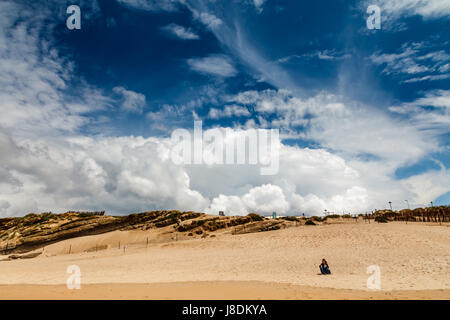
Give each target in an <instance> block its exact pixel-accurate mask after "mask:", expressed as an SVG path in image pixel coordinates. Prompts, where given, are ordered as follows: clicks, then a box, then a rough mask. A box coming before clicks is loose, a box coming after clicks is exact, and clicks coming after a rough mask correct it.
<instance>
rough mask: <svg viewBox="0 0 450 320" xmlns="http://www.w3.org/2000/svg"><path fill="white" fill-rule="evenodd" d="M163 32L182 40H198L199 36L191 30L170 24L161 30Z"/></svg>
mask: <svg viewBox="0 0 450 320" xmlns="http://www.w3.org/2000/svg"><path fill="white" fill-rule="evenodd" d="M161 29H162V30H163V31H165V32H167V33H168V34H169V35H172V36H175V37H177V38H179V39H182V40H198V39H200V36H199V35H198V34H196V33H195V32H193V31H192V30H191V29H186V28H185V27H183V26H180V25H178V24H175V23H171V24H169V25H167V26H164V27H162V28H161Z"/></svg>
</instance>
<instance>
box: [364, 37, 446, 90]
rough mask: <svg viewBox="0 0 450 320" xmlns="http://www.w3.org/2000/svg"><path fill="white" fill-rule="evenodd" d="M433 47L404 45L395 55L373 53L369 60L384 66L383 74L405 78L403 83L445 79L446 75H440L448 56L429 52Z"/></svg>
mask: <svg viewBox="0 0 450 320" xmlns="http://www.w3.org/2000/svg"><path fill="white" fill-rule="evenodd" d="M433 47H434V45H431V44H426V43H404V44H403V45H402V47H401V48H400V50H399V51H398V52H396V53H375V54H372V55H371V56H370V57H369V59H370V60H371V61H372V63H374V64H376V65H382V66H384V69H383V73H385V74H390V75H392V74H393V75H401V76H402V77H405V78H407V79H405V80H404V81H403V82H405V83H410V82H419V81H434V80H442V79H446V78H448V74H441V73H444V72H446V71H447V67H446V66H447V64H448V62H450V55H449V54H448V53H447V52H446V51H444V50H436V51H430V50H433ZM418 75H419V76H418ZM411 76H413V77H412V78H411Z"/></svg>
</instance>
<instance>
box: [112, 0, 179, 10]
mask: <svg viewBox="0 0 450 320" xmlns="http://www.w3.org/2000/svg"><path fill="white" fill-rule="evenodd" d="M117 1H118V2H119V3H121V4H123V5H125V6H128V7H132V8H137V9H140V10H148V11H176V10H178V5H179V4H180V3H182V2H183V0H117Z"/></svg>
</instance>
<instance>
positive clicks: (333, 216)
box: [325, 214, 340, 219]
mask: <svg viewBox="0 0 450 320" xmlns="http://www.w3.org/2000/svg"><path fill="white" fill-rule="evenodd" d="M339 217H340V215H338V214H330V215H329V216H326V217H325V219H328V218H330V219H337V218H339Z"/></svg>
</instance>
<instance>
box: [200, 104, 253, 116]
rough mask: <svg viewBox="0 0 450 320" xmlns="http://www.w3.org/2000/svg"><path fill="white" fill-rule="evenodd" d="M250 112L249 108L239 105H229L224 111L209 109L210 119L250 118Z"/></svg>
mask: <svg viewBox="0 0 450 320" xmlns="http://www.w3.org/2000/svg"><path fill="white" fill-rule="evenodd" d="M248 116H250V112H249V111H248V109H247V108H245V107H242V106H238V105H228V106H225V107H224V108H223V109H222V110H220V109H216V108H211V109H209V113H208V117H209V118H211V119H220V118H230V117H248Z"/></svg>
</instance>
